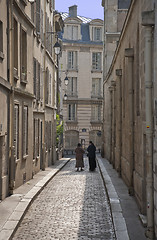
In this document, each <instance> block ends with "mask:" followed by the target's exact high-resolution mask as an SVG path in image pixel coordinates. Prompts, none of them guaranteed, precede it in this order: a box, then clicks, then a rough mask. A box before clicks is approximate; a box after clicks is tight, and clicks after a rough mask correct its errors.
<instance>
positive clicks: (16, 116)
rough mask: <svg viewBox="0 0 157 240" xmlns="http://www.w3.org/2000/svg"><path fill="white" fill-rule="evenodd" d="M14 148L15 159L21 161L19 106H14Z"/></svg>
mask: <svg viewBox="0 0 157 240" xmlns="http://www.w3.org/2000/svg"><path fill="white" fill-rule="evenodd" d="M14 147H15V159H19V105H18V104H15V105H14Z"/></svg>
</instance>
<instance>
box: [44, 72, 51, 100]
mask: <svg viewBox="0 0 157 240" xmlns="http://www.w3.org/2000/svg"><path fill="white" fill-rule="evenodd" d="M45 101H46V104H50V105H51V104H52V75H51V74H50V71H49V69H48V68H46V98H45Z"/></svg>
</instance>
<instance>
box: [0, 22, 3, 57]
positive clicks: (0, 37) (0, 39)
mask: <svg viewBox="0 0 157 240" xmlns="http://www.w3.org/2000/svg"><path fill="white" fill-rule="evenodd" d="M0 52H3V22H1V21H0Z"/></svg>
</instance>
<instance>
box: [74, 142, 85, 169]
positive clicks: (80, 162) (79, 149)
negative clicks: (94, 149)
mask: <svg viewBox="0 0 157 240" xmlns="http://www.w3.org/2000/svg"><path fill="white" fill-rule="evenodd" d="M75 153H76V165H75V167H76V168H77V170H76V171H79V168H80V170H81V171H83V168H84V161H83V154H84V153H85V151H84V149H83V148H82V147H81V144H80V143H78V144H77V148H76V149H75Z"/></svg>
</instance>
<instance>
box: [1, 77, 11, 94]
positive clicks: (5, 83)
mask: <svg viewBox="0 0 157 240" xmlns="http://www.w3.org/2000/svg"><path fill="white" fill-rule="evenodd" d="M0 86H2V87H3V88H5V89H7V90H8V91H10V90H11V85H10V83H9V82H8V81H6V80H5V79H4V78H2V77H0Z"/></svg>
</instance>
